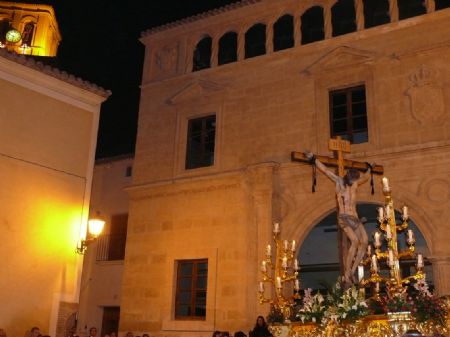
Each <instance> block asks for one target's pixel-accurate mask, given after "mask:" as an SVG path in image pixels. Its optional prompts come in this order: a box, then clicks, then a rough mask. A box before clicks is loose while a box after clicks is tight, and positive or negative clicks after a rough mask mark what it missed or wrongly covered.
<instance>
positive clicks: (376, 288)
mask: <svg viewBox="0 0 450 337" xmlns="http://www.w3.org/2000/svg"><path fill="white" fill-rule="evenodd" d="M375 292H376V293H379V292H380V283H379V282H377V283H375Z"/></svg>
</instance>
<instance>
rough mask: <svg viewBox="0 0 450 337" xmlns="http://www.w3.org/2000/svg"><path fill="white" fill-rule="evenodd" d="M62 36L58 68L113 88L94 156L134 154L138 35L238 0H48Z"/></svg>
mask: <svg viewBox="0 0 450 337" xmlns="http://www.w3.org/2000/svg"><path fill="white" fill-rule="evenodd" d="M11 2H21V3H24V2H26V3H42V4H49V5H52V6H53V8H54V9H55V12H56V16H57V20H58V24H59V29H60V31H61V35H62V42H61V44H60V47H59V50H58V55H57V60H56V63H55V64H56V66H57V67H58V68H59V69H61V70H66V71H68V72H69V73H72V74H74V75H76V76H78V77H81V78H82V79H84V80H87V81H90V82H93V83H95V84H98V85H100V86H102V87H103V88H105V89H109V90H111V91H112V96H111V97H110V98H109V99H108V100H107V101H106V102H105V103H103V106H102V110H101V117H100V130H99V137H98V144H97V158H104V157H110V156H116V155H120V154H127V153H132V152H134V145H135V138H136V128H137V115H138V108H139V84H140V81H141V72H142V62H143V55H144V47H143V45H142V44H141V43H140V42H139V40H138V38H139V36H140V33H141V32H142V31H144V30H146V29H149V28H151V27H155V26H159V25H162V24H165V23H167V22H172V21H175V20H178V19H181V18H184V17H188V16H191V15H194V14H197V13H200V12H204V11H206V10H210V9H213V8H216V7H220V6H224V5H226V4H229V3H232V2H237V0H128V1H126V0H89V1H88V0H79V1H76V0H48V1H40V0H38V1H29V0H25V1H11Z"/></svg>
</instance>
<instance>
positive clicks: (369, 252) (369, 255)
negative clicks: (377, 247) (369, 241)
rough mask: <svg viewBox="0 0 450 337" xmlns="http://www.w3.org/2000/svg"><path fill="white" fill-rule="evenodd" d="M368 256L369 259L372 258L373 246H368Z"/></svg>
mask: <svg viewBox="0 0 450 337" xmlns="http://www.w3.org/2000/svg"><path fill="white" fill-rule="evenodd" d="M367 256H368V257H371V256H372V246H371V245H368V246H367Z"/></svg>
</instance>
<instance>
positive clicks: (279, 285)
mask: <svg viewBox="0 0 450 337" xmlns="http://www.w3.org/2000/svg"><path fill="white" fill-rule="evenodd" d="M276 280H277V281H276V286H277V288H278V289H281V277H279V276H277V278H276Z"/></svg>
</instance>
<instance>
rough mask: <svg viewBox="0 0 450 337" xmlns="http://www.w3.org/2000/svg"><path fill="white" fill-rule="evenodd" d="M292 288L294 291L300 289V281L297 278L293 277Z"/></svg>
mask: <svg viewBox="0 0 450 337" xmlns="http://www.w3.org/2000/svg"><path fill="white" fill-rule="evenodd" d="M294 289H295V290H296V291H299V290H300V281H299V280H298V279H295V281H294Z"/></svg>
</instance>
